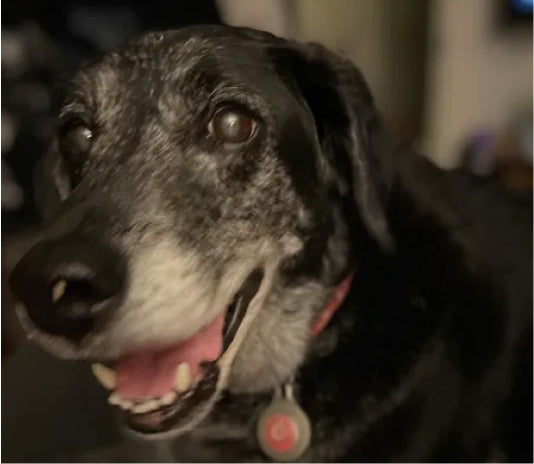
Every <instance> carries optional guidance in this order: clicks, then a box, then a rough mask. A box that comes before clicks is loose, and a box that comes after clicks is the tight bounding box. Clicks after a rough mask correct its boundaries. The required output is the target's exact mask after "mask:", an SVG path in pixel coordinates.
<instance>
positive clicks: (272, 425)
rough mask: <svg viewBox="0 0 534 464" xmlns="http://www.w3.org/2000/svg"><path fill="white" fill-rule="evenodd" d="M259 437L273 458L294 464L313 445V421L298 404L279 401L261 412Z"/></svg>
mask: <svg viewBox="0 0 534 464" xmlns="http://www.w3.org/2000/svg"><path fill="white" fill-rule="evenodd" d="M256 435H257V437H258V442H259V444H260V447H261V449H262V451H263V452H264V453H265V454H266V455H267V456H269V457H270V458H271V459H273V460H275V461H279V462H287V461H292V460H295V459H297V458H298V457H300V456H301V455H302V453H304V451H305V450H306V448H308V446H309V444H310V439H311V426H310V420H309V419H308V416H307V415H306V413H305V412H304V411H303V410H302V409H301V408H300V406H299V405H298V404H297V403H296V402H295V401H292V400H290V399H287V398H276V399H274V400H273V401H272V403H271V404H270V405H269V406H268V407H267V408H266V409H265V410H264V411H263V412H262V413H261V415H260V418H259V420H258V424H257V429H256Z"/></svg>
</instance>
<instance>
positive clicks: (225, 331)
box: [92, 269, 263, 436]
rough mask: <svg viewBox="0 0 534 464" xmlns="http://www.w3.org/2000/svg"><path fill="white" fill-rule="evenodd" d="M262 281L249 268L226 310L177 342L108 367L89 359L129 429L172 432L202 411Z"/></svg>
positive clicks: (218, 387)
mask: <svg viewBox="0 0 534 464" xmlns="http://www.w3.org/2000/svg"><path fill="white" fill-rule="evenodd" d="M262 280H263V271H262V270H261V269H255V270H254V271H253V272H252V273H251V274H250V275H249V276H248V278H247V279H246V280H245V282H244V283H243V285H242V286H241V287H240V289H239V290H238V292H237V293H236V295H235V297H234V299H233V301H232V303H231V304H230V305H229V306H228V308H227V309H226V311H224V312H223V313H221V314H220V315H219V316H218V317H217V318H216V319H215V320H214V321H212V322H211V323H210V324H208V325H207V326H205V327H203V328H202V329H201V330H199V331H198V332H196V333H195V334H193V335H192V336H191V337H190V338H188V339H187V340H184V341H182V342H180V343H179V344H176V345H172V346H166V347H164V348H159V349H151V350H149V349H147V350H143V351H139V352H135V353H131V354H128V355H125V356H123V357H122V358H120V359H119V360H118V361H117V362H116V363H114V365H113V366H112V367H110V366H108V365H103V364H93V366H92V368H93V372H94V374H95V376H96V377H97V379H98V380H99V381H100V383H101V384H102V385H103V386H104V387H105V388H107V389H108V390H111V394H110V396H109V399H108V401H109V403H110V404H111V405H112V406H113V407H114V408H115V409H116V411H117V413H118V415H119V416H120V417H121V418H122V420H123V421H124V422H125V423H126V424H127V425H128V427H129V428H130V429H132V430H133V431H135V432H139V433H142V434H143V435H147V436H150V435H154V436H157V435H160V434H161V433H164V432H167V431H170V430H172V431H173V432H174V433H177V432H179V431H187V430H189V429H191V428H192V427H194V426H195V425H196V424H197V423H198V422H199V421H200V420H202V419H203V418H204V417H205V416H206V414H207V413H208V412H209V411H210V410H211V408H212V407H213V405H214V404H215V402H216V401H217V399H218V396H219V394H220V392H221V391H222V390H223V389H224V387H225V382H226V380H227V379H226V378H227V375H222V373H227V371H228V369H229V365H228V364H229V363H231V362H232V360H233V357H234V356H235V349H231V347H233V346H234V345H237V344H239V343H240V341H241V340H242V338H243V335H244V334H243V333H241V331H240V330H239V329H240V328H241V326H242V322H243V320H244V319H245V316H246V314H247V310H248V307H249V305H250V302H251V301H252V299H253V298H254V296H255V295H256V293H258V290H259V288H260V285H261V282H262ZM243 332H246V330H244V331H243Z"/></svg>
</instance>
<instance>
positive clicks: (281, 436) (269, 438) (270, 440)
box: [265, 414, 298, 452]
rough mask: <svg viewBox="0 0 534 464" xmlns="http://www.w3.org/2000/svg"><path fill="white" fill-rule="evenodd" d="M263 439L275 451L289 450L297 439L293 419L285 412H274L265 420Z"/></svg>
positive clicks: (296, 430) (295, 425)
mask: <svg viewBox="0 0 534 464" xmlns="http://www.w3.org/2000/svg"><path fill="white" fill-rule="evenodd" d="M265 439H266V442H267V444H268V445H269V446H270V447H272V448H273V449H274V450H276V451H282V452H283V451H289V450H290V449H291V448H293V446H295V444H296V443H297V440H298V429H297V424H295V421H294V420H293V419H292V418H291V417H289V416H287V415H285V414H274V415H272V416H271V417H269V419H267V421H266V422H265Z"/></svg>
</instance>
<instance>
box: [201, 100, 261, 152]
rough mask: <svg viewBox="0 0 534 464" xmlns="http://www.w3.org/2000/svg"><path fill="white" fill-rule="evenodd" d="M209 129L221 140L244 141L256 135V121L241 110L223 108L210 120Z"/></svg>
mask: <svg viewBox="0 0 534 464" xmlns="http://www.w3.org/2000/svg"><path fill="white" fill-rule="evenodd" d="M209 131H210V133H211V135H212V136H213V137H215V139H217V140H218V141H220V142H224V143H230V144H238V143H244V142H246V141H247V140H249V139H250V138H251V137H252V136H253V135H254V133H255V131H256V121H255V120H254V119H253V118H252V117H250V116H249V115H248V114H246V113H245V112H243V111H241V110H238V109H235V108H228V107H227V108H221V109H220V110H219V111H217V112H216V113H215V116H213V118H212V120H211V121H210V124H209Z"/></svg>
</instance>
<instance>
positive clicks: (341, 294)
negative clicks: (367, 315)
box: [311, 273, 354, 336]
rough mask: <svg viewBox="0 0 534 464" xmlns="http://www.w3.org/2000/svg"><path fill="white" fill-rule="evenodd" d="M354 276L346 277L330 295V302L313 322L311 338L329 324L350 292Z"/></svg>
mask: <svg viewBox="0 0 534 464" xmlns="http://www.w3.org/2000/svg"><path fill="white" fill-rule="evenodd" d="M353 276H354V274H352V273H351V274H349V276H348V277H346V278H345V279H344V280H343V281H342V282H341V283H340V284H339V285H338V286H337V287H336V288H335V289H334V294H333V295H332V298H330V301H329V302H328V304H327V305H326V307H325V308H324V309H323V310H322V312H321V314H319V317H318V318H317V319H316V320H315V322H314V324H313V326H312V329H311V334H312V336H315V335H317V334H319V332H321V330H323V329H324V328H325V327H326V326H327V324H328V323H329V322H330V319H332V316H333V315H334V313H335V312H336V311H337V310H338V308H339V307H340V306H341V303H343V301H344V300H345V297H346V296H347V293H348V292H349V290H350V284H351V283H352V277H353Z"/></svg>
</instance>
